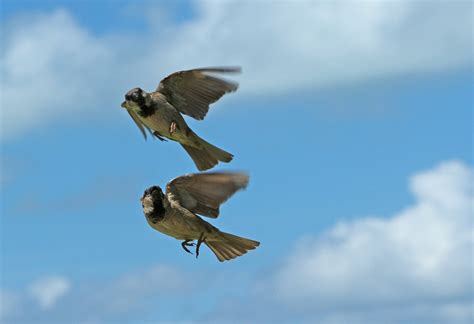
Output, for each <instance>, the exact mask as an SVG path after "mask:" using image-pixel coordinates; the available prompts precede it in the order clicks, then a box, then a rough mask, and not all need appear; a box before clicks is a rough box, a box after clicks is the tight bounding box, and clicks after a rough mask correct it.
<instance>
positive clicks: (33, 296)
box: [0, 264, 209, 323]
mask: <svg viewBox="0 0 474 324" xmlns="http://www.w3.org/2000/svg"><path fill="white" fill-rule="evenodd" d="M206 276H207V275H203V274H202V273H200V272H199V273H193V274H192V276H190V273H187V272H183V271H182V270H181V269H179V268H177V267H172V266H168V265H162V264H158V265H154V266H151V267H149V268H146V269H140V270H135V271H132V272H128V273H125V274H122V275H120V276H116V277H112V278H110V279H107V280H104V281H101V282H97V281H95V279H93V280H91V281H88V280H83V281H81V282H79V283H78V284H75V285H74V287H73V286H72V283H71V281H70V280H69V279H67V278H65V277H59V276H49V277H43V278H39V279H38V280H35V281H33V282H32V283H31V284H29V285H27V286H26V287H24V288H22V289H16V290H9V291H7V290H5V289H3V290H0V305H1V307H0V321H2V323H37V322H41V323H43V322H44V323H70V322H81V323H83V322H84V323H86V322H87V323H103V322H104V323H105V322H117V321H121V320H123V319H124V318H128V317H129V316H132V315H133V314H137V315H136V316H137V318H138V319H142V318H143V317H146V316H149V315H150V313H151V314H152V315H153V314H154V312H156V311H158V314H161V313H162V312H164V310H165V308H166V307H167V305H168V304H169V303H172V304H176V305H179V303H180V301H181V300H182V299H183V296H186V298H188V297H190V296H191V295H192V294H193V293H194V292H195V291H196V287H198V286H199V287H200V289H201V288H203V287H204V286H205V287H206V288H208V287H209V280H208V278H206Z"/></svg>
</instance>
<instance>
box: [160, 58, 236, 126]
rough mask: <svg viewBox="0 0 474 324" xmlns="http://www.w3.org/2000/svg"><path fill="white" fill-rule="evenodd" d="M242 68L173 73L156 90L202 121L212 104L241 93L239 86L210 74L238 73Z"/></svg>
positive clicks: (219, 68) (189, 114)
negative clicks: (227, 94) (224, 97)
mask: <svg viewBox="0 0 474 324" xmlns="http://www.w3.org/2000/svg"><path fill="white" fill-rule="evenodd" d="M240 71H241V69H240V67H210V68H200V69H194V70H187V71H180V72H175V73H173V74H170V75H169V76H167V77H166V78H164V79H163V80H161V82H160V84H159V85H158V88H157V89H156V91H158V92H160V93H161V94H163V95H164V96H165V97H166V98H167V100H168V102H169V103H170V104H172V105H173V106H174V107H175V108H176V109H177V110H179V111H180V112H181V113H183V114H186V115H188V116H191V117H193V118H195V119H198V120H202V119H204V117H205V116H206V114H207V112H208V111H209V105H210V104H212V103H214V102H216V101H217V100H219V99H220V98H221V97H222V96H223V95H225V94H226V93H229V92H233V91H235V90H237V88H238V84H237V83H235V82H232V81H227V80H224V79H221V78H218V77H215V76H212V75H209V73H237V72H240Z"/></svg>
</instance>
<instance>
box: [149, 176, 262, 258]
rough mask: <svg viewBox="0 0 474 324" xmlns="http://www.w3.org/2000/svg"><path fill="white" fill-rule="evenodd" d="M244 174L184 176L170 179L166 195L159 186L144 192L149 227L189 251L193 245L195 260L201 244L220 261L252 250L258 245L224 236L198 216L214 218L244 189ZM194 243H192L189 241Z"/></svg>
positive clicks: (231, 235) (240, 238)
mask: <svg viewBox="0 0 474 324" xmlns="http://www.w3.org/2000/svg"><path fill="white" fill-rule="evenodd" d="M248 181H249V177H248V176H247V175H246V174H243V173H230V172H215V173H196V174H187V175H183V176H180V177H177V178H175V179H173V180H171V181H170V182H169V183H168V184H167V185H166V193H163V191H162V190H161V188H160V187H159V186H152V187H150V188H148V189H146V190H145V192H144V194H143V196H142V198H141V199H140V201H141V203H142V207H143V213H144V214H145V218H146V220H147V222H148V224H149V225H150V226H151V227H152V228H154V229H155V230H157V231H159V232H161V233H163V234H166V235H169V236H172V237H174V238H176V239H178V240H182V241H183V242H182V243H181V246H182V248H183V249H184V250H185V251H186V252H188V253H191V254H192V252H191V251H190V250H189V249H188V247H190V246H196V250H195V253H196V258H197V257H198V256H199V248H200V246H201V244H202V243H204V244H205V245H207V246H208V247H209V249H211V251H212V252H213V253H214V254H215V255H216V257H217V259H218V260H219V261H220V262H222V261H226V260H231V259H234V258H236V257H238V256H241V255H243V254H245V253H247V251H249V250H253V249H255V248H256V247H257V246H259V245H260V242H257V241H254V240H250V239H246V238H243V237H239V236H236V235H233V234H229V233H224V232H222V231H220V230H219V229H218V228H216V227H214V226H213V225H211V224H210V223H208V222H206V221H205V220H203V219H202V218H201V217H199V216H198V214H199V215H202V216H206V217H210V218H217V217H218V216H219V207H220V205H221V204H222V203H224V202H225V201H226V200H227V199H229V198H230V196H232V195H233V194H234V193H235V192H236V191H237V190H240V189H243V188H245V187H246V186H247V184H248ZM195 240H197V243H196V244H194V243H193V242H192V241H195Z"/></svg>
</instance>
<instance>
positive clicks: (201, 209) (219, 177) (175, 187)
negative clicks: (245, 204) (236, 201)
mask: <svg viewBox="0 0 474 324" xmlns="http://www.w3.org/2000/svg"><path fill="white" fill-rule="evenodd" d="M248 181H249V177H248V175H247V174H245V173H234V172H209V173H194V174H187V175H184V176H180V177H177V178H175V179H173V180H171V181H170V182H169V183H168V184H167V185H166V194H167V195H168V199H170V200H172V201H175V202H178V203H179V204H180V205H181V206H182V207H184V208H186V209H188V210H190V211H191V212H193V213H196V214H199V215H202V216H207V217H212V218H216V217H217V216H219V206H220V205H221V204H222V203H224V202H225V201H226V200H227V199H229V198H230V197H231V196H232V195H233V194H234V193H235V192H236V191H238V190H240V189H243V188H245V187H247V184H248Z"/></svg>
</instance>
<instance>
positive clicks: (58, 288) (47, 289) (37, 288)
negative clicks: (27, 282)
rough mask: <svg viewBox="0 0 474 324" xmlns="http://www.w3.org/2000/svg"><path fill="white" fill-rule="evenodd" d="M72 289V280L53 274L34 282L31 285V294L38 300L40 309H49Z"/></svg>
mask: <svg viewBox="0 0 474 324" xmlns="http://www.w3.org/2000/svg"><path fill="white" fill-rule="evenodd" d="M70 289H71V282H70V281H69V280H68V279H67V278H64V277H57V276H52V277H47V278H42V279H39V280H37V281H35V282H33V283H32V284H31V286H30V287H29V294H30V296H31V297H33V298H34V299H35V300H36V302H37V303H38V305H39V306H40V309H42V310H49V309H51V308H53V307H54V305H55V304H56V302H57V301H58V300H59V299H60V298H61V297H63V296H64V295H66V294H67V293H68V292H69V291H70Z"/></svg>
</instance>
